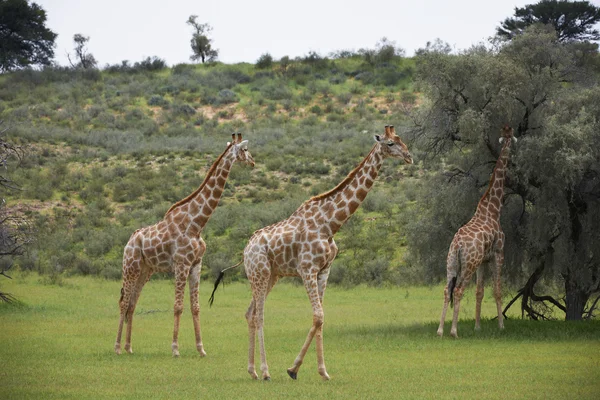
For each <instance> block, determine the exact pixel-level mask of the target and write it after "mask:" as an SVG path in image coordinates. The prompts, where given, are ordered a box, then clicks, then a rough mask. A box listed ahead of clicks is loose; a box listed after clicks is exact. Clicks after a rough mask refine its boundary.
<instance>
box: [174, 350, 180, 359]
mask: <svg viewBox="0 0 600 400" xmlns="http://www.w3.org/2000/svg"><path fill="white" fill-rule="evenodd" d="M173 357H174V358H178V357H179V351H177V350H173Z"/></svg>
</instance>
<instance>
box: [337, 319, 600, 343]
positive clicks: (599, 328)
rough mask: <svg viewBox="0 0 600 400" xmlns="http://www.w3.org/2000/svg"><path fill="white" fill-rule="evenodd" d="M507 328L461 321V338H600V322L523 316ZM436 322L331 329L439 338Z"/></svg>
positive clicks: (339, 332) (344, 332) (446, 335)
mask: <svg viewBox="0 0 600 400" xmlns="http://www.w3.org/2000/svg"><path fill="white" fill-rule="evenodd" d="M450 326H451V322H450V321H447V322H446V324H445V325H444V338H445V339H448V338H449V339H452V337H450ZM504 327H505V329H504V330H502V331H501V330H499V329H498V322H497V321H496V320H489V319H487V320H482V321H481V330H480V331H475V329H474V328H475V320H474V319H470V320H469V319H467V320H459V322H458V336H459V339H460V340H489V339H500V340H512V341H569V340H600V321H543V322H539V321H530V320H523V319H510V320H505V322H504ZM437 328H438V323H437V322H429V323H423V324H411V325H399V324H385V325H376V326H360V327H348V328H341V329H336V330H333V329H332V330H331V332H332V333H333V334H335V335H339V336H353V335H355V336H365V337H371V338H372V337H373V336H379V337H404V338H406V339H437V340H439V338H438V337H437Z"/></svg>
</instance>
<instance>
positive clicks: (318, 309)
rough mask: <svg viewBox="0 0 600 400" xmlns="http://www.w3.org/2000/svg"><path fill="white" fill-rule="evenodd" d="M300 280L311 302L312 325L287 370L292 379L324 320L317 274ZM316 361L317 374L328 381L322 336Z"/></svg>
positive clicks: (295, 377) (295, 375)
mask: <svg viewBox="0 0 600 400" xmlns="http://www.w3.org/2000/svg"><path fill="white" fill-rule="evenodd" d="M302 280H303V281H304V287H305V288H306V291H307V293H308V297H309V299H310V302H311V305H312V308H313V324H312V326H311V328H310V330H309V331H308V335H307V336H306V340H305V342H304V345H302V349H300V353H299V354H298V356H297V357H296V359H295V360H294V364H293V365H292V366H291V367H290V368H288V370H287V372H288V375H289V376H290V377H291V378H292V379H297V377H298V370H299V369H300V366H301V365H302V362H303V361H304V356H305V355H306V352H307V351H308V348H309V346H310V343H311V342H312V340H313V338H314V337H315V335H316V333H317V331H318V330H319V329H321V327H322V326H323V322H324V318H325V315H324V313H323V307H322V306H321V300H320V298H319V292H318V279H317V274H316V273H315V274H313V275H308V276H305V277H303V279H302ZM317 359H318V362H319V373H321V376H322V377H323V379H325V380H327V379H329V375H327V371H326V370H325V363H324V361H323V342H322V336H321V339H320V345H319V346H318V347H317ZM321 366H322V368H321Z"/></svg>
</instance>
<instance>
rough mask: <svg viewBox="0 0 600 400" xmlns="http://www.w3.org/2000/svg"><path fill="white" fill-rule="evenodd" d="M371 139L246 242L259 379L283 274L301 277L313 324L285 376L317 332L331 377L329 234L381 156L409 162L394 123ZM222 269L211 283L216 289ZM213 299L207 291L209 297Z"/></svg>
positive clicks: (360, 194)
mask: <svg viewBox="0 0 600 400" xmlns="http://www.w3.org/2000/svg"><path fill="white" fill-rule="evenodd" d="M375 140H376V143H375V145H374V146H373V148H372V149H371V152H370V153H369V154H368V155H367V156H366V158H365V159H364V160H363V161H362V162H361V163H360V164H359V165H358V166H357V167H356V168H355V169H354V170H353V171H351V172H350V173H349V174H348V176H347V177H346V178H345V179H344V180H343V181H342V182H341V183H340V184H339V185H337V186H336V187H335V188H334V189H332V190H330V191H328V192H326V193H323V194H321V195H318V196H316V197H313V198H311V199H310V200H308V201H306V202H304V203H303V204H302V205H301V206H300V207H299V208H298V209H297V210H296V211H295V212H294V213H293V214H292V215H291V216H290V217H289V218H287V219H285V220H283V221H281V222H278V223H276V224H273V225H270V226H267V227H266V228H263V229H259V230H258V231H256V232H254V235H252V237H251V238H250V240H249V242H248V244H247V245H246V248H245V250H244V259H243V262H244V266H245V270H246V275H247V276H248V280H249V281H250V284H251V287H252V301H251V303H250V307H249V308H248V312H247V313H246V320H247V322H248V331H249V350H248V372H249V373H250V375H251V376H252V378H253V379H258V375H257V374H256V370H255V367H254V353H255V342H256V333H257V332H258V342H259V346H260V359H261V366H260V370H261V371H262V378H263V379H265V380H269V379H270V375H269V367H268V366H267V356H266V353H265V343H264V334H263V322H264V307H265V300H266V298H267V295H268V294H269V292H270V290H271V289H272V288H273V285H275V283H276V282H277V280H278V279H279V278H280V277H282V276H299V277H301V278H302V281H303V282H304V287H305V289H306V291H307V293H308V297H309V299H310V302H311V304H312V309H313V323H312V327H311V328H310V330H309V332H308V336H307V338H306V341H305V343H304V345H303V346H302V349H301V350H300V353H299V354H298V357H296V360H295V361H294V364H293V366H292V367H291V368H289V369H288V370H287V372H288V375H289V376H290V377H291V378H292V379H296V378H297V375H298V370H299V369H300V365H301V364H302V361H303V359H304V356H305V354H306V352H307V350H308V347H309V346H310V343H311V341H312V339H313V337H315V336H316V347H317V361H318V371H319V374H320V375H321V376H322V377H323V379H325V380H328V379H329V375H328V374H327V371H326V369H325V362H324V359H323V321H324V314H323V295H324V294H325V286H326V285H327V277H328V276H329V269H330V267H331V263H332V262H333V260H334V258H335V256H336V255H337V252H338V248H337V246H336V244H335V242H334V240H333V236H334V235H335V234H336V232H337V231H338V230H339V229H340V227H341V226H342V225H343V224H344V222H346V221H347V220H348V218H350V216H351V215H352V214H353V213H354V212H355V211H356V209H357V208H358V206H360V204H361V203H362V201H363V200H364V199H365V197H366V196H367V193H368V192H369V190H370V189H371V187H372V186H373V182H374V181H375V178H376V177H377V174H378V172H379V169H380V168H381V166H382V164H383V160H384V159H385V158H387V157H393V158H400V159H404V161H406V162H407V163H408V164H411V163H412V157H411V155H410V153H409V151H408V148H407V147H406V145H405V144H404V143H403V142H402V140H400V138H399V137H398V136H397V135H396V133H395V131H394V127H393V126H386V127H385V135H384V136H379V135H376V136H375ZM240 264H241V263H240ZM238 265H239V264H238ZM236 266H237V265H236ZM234 267H235V266H234ZM230 268H233V267H230ZM223 272H224V271H222V272H221V274H220V275H219V278H218V279H217V281H216V282H215V290H216V288H217V287H218V284H219V282H220V281H221V279H222V277H223ZM213 295H214V291H213ZM212 299H214V297H212V296H211V302H212Z"/></svg>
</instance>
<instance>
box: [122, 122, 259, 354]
mask: <svg viewBox="0 0 600 400" xmlns="http://www.w3.org/2000/svg"><path fill="white" fill-rule="evenodd" d="M231 137H232V141H231V142H230V143H228V144H227V147H226V148H225V151H224V152H223V153H222V154H221V155H220V156H219V157H218V158H217V160H216V161H215V162H214V163H213V165H212V166H211V167H210V169H209V170H208V172H207V173H206V177H205V178H204V181H203V182H202V184H201V185H200V186H199V187H198V189H196V190H195V191H194V192H193V193H192V194H190V195H189V196H187V197H186V198H184V199H182V200H180V201H178V202H177V203H175V204H173V205H172V206H171V208H169V210H168V211H167V213H166V214H165V216H164V218H163V219H162V220H161V221H159V222H158V223H156V224H154V225H152V226H147V227H145V228H141V229H138V230H136V231H135V232H134V233H133V234H132V235H131V237H130V238H129V241H128V243H127V245H126V246H125V249H124V251H123V287H122V289H121V298H120V299H119V309H120V314H121V315H120V319H119V327H118V330H117V339H116V342H115V352H116V353H117V354H121V335H122V332H123V324H124V323H126V324H127V332H126V335H125V351H126V352H128V353H132V352H133V350H132V348H131V330H132V325H133V316H134V312H135V307H136V304H137V302H138V299H139V297H140V294H141V292H142V289H143V287H144V285H145V284H146V282H148V280H149V279H150V277H151V276H152V274H154V273H155V272H173V273H174V274H175V305H174V328H173V342H172V344H171V350H172V352H173V356H179V341H178V337H179V320H180V316H181V313H182V312H183V295H184V292H185V285H186V281H187V282H188V283H189V290H190V305H191V311H192V319H193V323H194V331H195V334H196V349H197V350H198V352H199V353H200V355H201V356H205V355H206V352H205V351H204V346H203V344H202V337H201V333H200V305H199V302H198V285H199V282H200V269H201V267H202V256H203V255H204V252H205V250H206V244H205V243H204V240H202V238H201V237H200V235H201V233H202V230H203V228H204V226H205V225H206V223H207V222H208V220H209V219H210V217H211V215H212V213H213V211H214V210H215V209H216V207H217V205H218V204H219V200H220V199H221V196H222V194H223V189H224V187H225V182H226V181H227V177H228V176H229V171H230V169H231V167H232V166H233V164H234V163H236V162H242V163H245V164H247V165H250V166H254V159H253V158H252V155H251V154H250V152H249V151H248V146H247V144H248V142H247V141H246V140H242V134H241V133H237V135H236V134H235V133H234V134H232V135H231Z"/></svg>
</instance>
